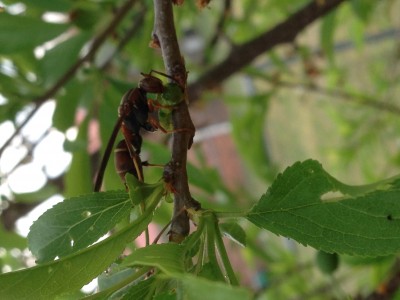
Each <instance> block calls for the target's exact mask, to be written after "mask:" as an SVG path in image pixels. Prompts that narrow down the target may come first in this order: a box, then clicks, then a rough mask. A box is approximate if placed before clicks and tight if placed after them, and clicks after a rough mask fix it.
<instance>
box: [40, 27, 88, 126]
mask: <svg viewBox="0 0 400 300" xmlns="http://www.w3.org/2000/svg"><path fill="white" fill-rule="evenodd" d="M90 37H91V35H90V34H89V33H87V32H83V33H79V34H77V35H75V36H73V37H72V38H70V39H67V40H66V41H64V42H62V43H59V44H57V45H56V46H55V47H54V48H52V49H51V50H49V51H47V52H46V55H45V56H44V57H43V59H42V63H41V65H40V66H41V72H42V76H43V78H44V81H45V85H46V86H51V85H53V84H54V83H55V82H56V81H57V80H59V79H60V78H61V76H63V75H64V74H65V72H66V71H67V70H68V69H69V68H71V66H72V65H73V64H74V63H75V62H76V61H77V60H78V58H79V52H80V51H81V49H82V47H83V45H84V44H85V43H86V42H87V41H88V40H89V39H90ZM71 125H72V123H71V124H70V126H71Z"/></svg>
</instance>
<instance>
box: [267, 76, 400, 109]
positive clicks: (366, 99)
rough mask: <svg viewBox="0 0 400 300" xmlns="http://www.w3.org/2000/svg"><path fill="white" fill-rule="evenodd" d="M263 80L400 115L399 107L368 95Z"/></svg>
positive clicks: (309, 85) (310, 85) (277, 80)
mask: <svg viewBox="0 0 400 300" xmlns="http://www.w3.org/2000/svg"><path fill="white" fill-rule="evenodd" d="M263 78H264V79H266V80H268V81H269V82H271V84H274V85H277V86H280V87H286V88H293V89H296V88H303V89H306V90H307V91H310V92H315V93H318V94H321V95H325V96H328V97H333V98H334V99H337V100H341V101H347V102H351V103H354V104H358V105H365V106H369V107H372V108H374V109H377V110H381V111H385V112H388V113H392V114H396V115H400V107H399V106H397V105H395V104H392V103H388V102H383V101H377V100H376V99H375V98H374V97H371V96H368V95H363V94H356V93H350V92H347V91H344V90H340V89H332V88H326V87H322V86H319V85H316V84H314V83H311V84H303V83H296V82H290V81H286V80H281V79H275V78H267V77H265V76H263Z"/></svg>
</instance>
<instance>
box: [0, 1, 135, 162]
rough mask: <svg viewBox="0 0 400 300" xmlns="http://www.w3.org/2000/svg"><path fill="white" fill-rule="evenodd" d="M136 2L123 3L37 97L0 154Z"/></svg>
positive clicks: (89, 57) (89, 58)
mask: <svg viewBox="0 0 400 300" xmlns="http://www.w3.org/2000/svg"><path fill="white" fill-rule="evenodd" d="M135 2H136V0H128V1H127V2H126V3H125V4H124V5H122V6H121V7H120V8H119V9H118V10H117V11H116V13H115V15H114V18H113V19H112V20H111V22H110V24H109V25H108V26H107V27H106V28H105V29H104V30H103V31H102V32H101V33H100V34H99V35H98V36H97V37H95V38H94V39H93V42H92V46H91V47H90V50H89V51H88V53H87V54H86V55H84V56H83V57H81V58H80V59H79V60H77V61H76V62H75V64H74V65H73V66H71V67H70V68H69V69H68V70H67V71H66V72H65V73H64V75H63V76H62V77H61V78H60V79H59V80H57V82H56V83H54V85H53V86H52V87H51V88H50V89H48V90H47V91H46V92H45V93H44V94H43V95H41V96H39V97H37V98H36V99H34V100H33V101H32V102H33V103H34V104H35V107H34V108H33V110H32V111H31V112H30V113H29V114H28V116H27V117H26V118H25V120H24V121H23V122H22V123H21V124H19V125H18V126H17V128H16V129H15V132H14V133H13V134H12V135H11V136H10V138H9V139H8V140H7V141H6V142H5V143H4V145H3V146H2V147H1V148H0V156H1V155H2V154H3V151H4V150H5V149H6V148H7V146H8V145H9V144H10V143H11V141H12V140H13V139H14V138H15V137H16V136H17V135H18V134H19V133H20V132H21V129H22V128H23V127H25V125H26V124H27V123H28V122H29V120H30V119H32V117H33V116H34V115H35V114H36V112H37V111H38V110H39V108H40V107H41V106H42V105H43V104H44V103H45V101H46V100H48V99H49V98H51V97H53V96H54V95H55V94H56V93H57V92H58V91H59V89H60V88H62V87H63V86H64V85H65V84H66V83H67V82H68V81H69V80H70V79H71V78H73V77H74V76H75V73H76V72H77V71H78V70H79V68H80V67H81V66H82V65H83V64H84V63H85V62H87V61H90V60H92V59H93V56H94V55H95V53H96V52H97V50H98V49H99V48H100V46H101V45H102V44H103V43H104V41H105V40H106V39H107V37H108V36H109V35H110V34H112V33H113V32H114V30H115V28H116V27H117V26H118V24H119V23H120V22H121V21H122V20H123V18H124V16H125V15H126V14H127V13H128V12H129V10H130V8H131V7H132V5H133V4H134V3H135Z"/></svg>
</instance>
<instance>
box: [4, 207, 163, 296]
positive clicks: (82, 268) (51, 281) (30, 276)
mask: <svg viewBox="0 0 400 300" xmlns="http://www.w3.org/2000/svg"><path fill="white" fill-rule="evenodd" d="M157 203H158V202H156V203H155V204H157ZM153 208H155V205H153ZM150 221H151V213H147V214H145V215H142V216H141V217H140V218H138V219H137V220H136V221H135V222H133V223H131V224H130V225H129V226H127V227H125V228H124V229H122V230H121V231H119V232H117V233H116V234H114V235H112V236H110V237H109V238H107V239H105V240H104V241H101V242H99V243H97V244H95V245H93V246H91V247H89V248H86V249H84V250H81V251H79V252H77V253H75V254H72V255H69V256H67V257H64V258H62V259H59V260H56V261H53V262H50V263H46V264H43V265H40V266H36V267H33V268H29V269H25V270H21V271H16V272H10V273H5V274H2V275H0V286H1V289H0V299H10V300H12V299H15V300H21V299H54V297H55V296H57V295H60V294H64V293H68V292H71V291H74V290H76V289H79V288H81V287H82V286H83V285H85V284H87V283H88V282H90V281H91V280H92V279H93V278H95V277H96V276H97V275H99V274H100V273H101V272H102V271H103V270H104V269H105V268H107V267H108V266H109V265H110V264H111V263H112V262H113V261H114V260H115V259H116V258H117V257H118V255H120V254H121V252H122V251H123V249H124V248H125V245H126V243H128V242H129V241H131V240H132V239H135V238H136V237H138V236H139V235H140V233H142V232H143V230H144V229H145V228H146V227H147V225H148V224H149V223H150Z"/></svg>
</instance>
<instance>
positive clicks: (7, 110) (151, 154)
mask: <svg viewBox="0 0 400 300" xmlns="http://www.w3.org/2000/svg"><path fill="white" fill-rule="evenodd" d="M310 2H312V1H310V0H307V1H303V0H301V1H292V0H283V1H282V0H279V1H278V0H265V1H257V3H255V2H254V1H246V0H245V1H231V0H224V1H211V2H210V3H209V4H208V5H207V6H206V7H205V8H203V9H199V7H198V5H196V3H195V2H194V1H188V0H187V1H186V2H185V3H184V5H182V6H179V7H175V21H176V30H177V33H178V39H179V41H180V46H181V50H182V54H183V56H184V59H185V63H186V67H187V70H188V71H189V74H188V81H189V88H190V87H191V85H194V84H195V83H196V82H197V81H198V79H199V78H202V76H205V74H208V73H207V72H208V70H210V69H211V68H213V66H216V65H217V64H218V63H220V62H221V61H223V60H224V59H225V58H226V57H227V56H228V55H229V53H231V51H235V48H237V47H239V46H240V45H242V44H244V43H246V42H248V41H250V40H252V39H254V38H255V37H257V36H258V35H260V34H262V33H264V32H267V31H268V30H270V29H271V28H273V27H274V26H276V25H277V24H279V23H281V22H284V21H285V20H286V19H287V18H288V17H289V16H290V15H292V14H293V13H294V12H296V11H298V10H300V9H302V8H303V7H304V6H305V5H307V4H308V3H310ZM317 2H318V1H317ZM320 2H321V3H322V4H323V3H324V2H325V1H324V0H321V1H320ZM126 3H129V5H126V7H125V8H124V9H122V10H121V9H120V7H123V6H124V5H125V4H126ZM0 8H1V12H0V147H2V148H1V156H0V176H1V179H0V180H1V182H0V194H1V199H0V218H1V224H0V272H8V271H11V270H16V269H19V268H23V267H29V266H32V265H33V264H34V258H32V257H31V255H30V253H29V251H28V250H27V243H26V239H25V237H26V235H27V233H28V232H29V226H30V224H31V223H32V222H33V221H34V220H35V219H36V218H37V217H38V216H39V215H40V214H41V213H42V212H43V211H44V210H46V209H47V208H49V207H51V205H54V203H56V202H58V201H62V199H64V198H67V197H72V196H77V195H80V194H83V193H90V192H91V191H92V190H93V178H94V175H95V173H96V171H97V169H98V166H99V160H100V159H101V155H102V151H103V149H104V147H105V146H106V144H107V141H108V139H109V137H110V134H111V131H112V128H113V126H114V124H115V122H116V120H117V108H118V105H119V102H120V99H121V96H122V95H123V94H124V93H125V92H126V91H127V90H128V89H130V88H132V87H136V86H137V84H138V82H139V80H140V78H141V76H140V72H145V73H148V72H149V71H150V70H152V69H154V70H159V71H164V68H163V61H162V57H161V54H160V53H159V51H158V50H155V49H152V48H150V47H149V42H150V38H151V32H152V26H153V18H154V15H153V7H152V1H127V2H124V1H118V0H98V1H94V0H93V1H89V0H86V1H83V0H82V1H70V0H53V1H44V0H35V1H11V0H10V1H5V0H3V1H1V2H0ZM399 11H400V1H399V0H381V1H376V0H352V1H344V3H343V4H341V5H340V6H339V7H338V8H337V9H335V10H333V11H332V13H330V14H328V15H326V16H324V17H323V18H320V19H318V20H317V21H315V22H313V23H312V24H311V25H310V26H308V27H306V29H305V30H303V31H301V32H300V34H299V35H298V36H297V37H296V39H295V40H294V41H293V42H292V43H286V44H282V45H278V46H276V47H273V48H272V50H270V51H267V52H264V53H263V54H262V55H260V56H258V57H257V58H256V59H255V60H253V61H252V62H251V63H249V64H248V65H246V66H245V67H244V68H241V69H240V70H239V71H238V72H235V73H234V74H232V76H229V77H228V78H226V79H225V80H224V81H223V82H222V83H220V82H219V81H218V84H217V85H215V86H214V87H213V88H212V89H209V88H206V87H204V88H203V89H202V90H201V93H200V94H198V95H196V97H194V98H192V99H189V100H190V103H189V105H190V106H189V107H190V112H191V116H192V119H193V122H194V124H195V126H196V137H195V143H194V145H193V147H192V149H191V150H190V151H189V161H190V162H189V164H188V166H187V168H188V174H189V181H190V184H191V192H192V195H193V197H194V198H195V199H197V200H198V201H200V202H201V203H202V206H203V208H214V209H218V210H221V211H244V210H246V209H249V208H250V207H251V206H252V204H253V203H254V202H255V201H257V200H258V199H259V198H260V196H261V195H262V194H263V193H265V192H266V190H267V188H268V186H269V185H270V184H271V183H272V181H273V180H274V178H275V177H276V175H277V174H278V173H279V172H282V171H283V170H284V169H285V168H286V167H287V166H289V165H291V164H293V163H294V162H296V161H299V160H300V161H301V160H305V159H308V158H313V159H317V160H319V161H320V162H321V163H322V164H323V166H324V168H325V169H326V170H327V171H328V172H329V173H330V174H332V175H333V176H334V177H336V178H337V179H339V180H340V181H343V182H345V183H347V184H354V185H356V184H366V183H370V182H374V181H377V180H381V179H384V178H387V177H390V176H393V175H395V174H398V173H400V172H399V167H400V155H399V153H400V152H399V149H400V124H399V122H398V118H399V115H400V99H399V96H400V81H399V79H400V19H399V18H398V12H399ZM113 22H114V23H116V24H114V23H113ZM113 24H114V25H115V26H111V25H113ZM102 33H104V35H102ZM163 80H164V79H163ZM209 80H211V81H212V78H209ZM26 120H28V122H27V123H26V124H24V125H23V127H22V129H21V130H20V129H17V128H19V126H21V124H23V123H24V122H26ZM16 130H17V132H16ZM14 133H16V137H15V138H13V139H12V140H11V141H10V142H7V144H6V141H7V140H8V139H9V138H10V137H11V136H12V135H13V134H14ZM143 136H144V146H143V150H142V158H143V160H149V161H150V162H151V163H155V164H165V163H166V162H168V160H169V157H170V152H169V148H168V146H169V140H170V135H165V134H163V133H159V132H157V133H149V134H146V133H144V135H143ZM113 165H114V162H113V158H111V159H110V162H109V165H108V168H107V170H106V174H105V180H104V185H103V189H106V190H111V189H123V188H124V187H123V184H122V183H121V181H120V178H119V176H117V175H116V173H115V170H114V166H113ZM161 174H162V168H154V167H149V168H146V170H145V181H146V182H155V181H157V180H159V179H160V178H161ZM162 209H163V210H165V211H163V213H162V214H161V217H158V218H157V219H156V220H155V221H156V223H158V224H160V226H163V225H164V224H166V223H167V222H168V220H169V219H170V216H171V207H165V206H163V208H162ZM240 225H241V226H242V227H243V228H244V229H245V232H246V234H247V244H246V247H243V246H240V245H237V244H234V243H232V242H227V245H228V247H229V249H230V257H231V259H232V263H233V264H234V269H235V270H237V271H239V270H240V273H239V274H238V277H239V278H240V280H241V282H242V283H243V284H244V285H246V286H248V287H250V288H252V289H253V290H255V291H257V292H258V293H259V294H260V295H262V296H263V297H264V296H265V297H268V296H270V297H275V298H273V299H328V298H344V297H345V295H349V294H350V295H353V296H357V295H359V296H360V297H361V296H363V295H368V294H369V293H371V292H372V291H373V290H376V289H378V288H383V287H382V286H381V284H382V282H384V281H385V279H387V278H390V274H392V273H393V272H397V271H399V265H398V263H397V258H396V257H393V256H391V257H378V258H369V259H364V258H355V257H340V258H338V257H331V256H329V257H322V258H321V256H323V254H321V253H317V252H316V251H315V250H314V249H312V248H307V247H303V246H301V245H299V244H297V243H296V242H294V241H291V240H287V239H284V238H281V237H277V236H275V235H274V234H272V233H268V232H260V231H259V230H258V229H257V228H256V227H255V226H253V225H251V224H249V223H247V222H243V223H241V224H240ZM327 265H328V267H327ZM396 268H397V269H396Z"/></svg>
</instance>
